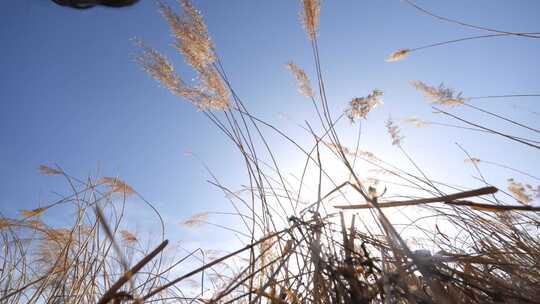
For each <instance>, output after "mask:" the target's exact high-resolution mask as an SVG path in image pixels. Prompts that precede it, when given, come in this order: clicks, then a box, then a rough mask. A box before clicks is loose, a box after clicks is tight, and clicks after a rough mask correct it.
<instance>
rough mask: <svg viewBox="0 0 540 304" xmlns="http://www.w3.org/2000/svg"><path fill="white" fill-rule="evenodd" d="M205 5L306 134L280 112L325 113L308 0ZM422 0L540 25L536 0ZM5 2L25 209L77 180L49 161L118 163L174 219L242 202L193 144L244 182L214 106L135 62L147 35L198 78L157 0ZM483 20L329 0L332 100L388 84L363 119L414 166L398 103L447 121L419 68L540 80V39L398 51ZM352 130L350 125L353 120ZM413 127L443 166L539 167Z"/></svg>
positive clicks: (106, 168)
mask: <svg viewBox="0 0 540 304" xmlns="http://www.w3.org/2000/svg"><path fill="white" fill-rule="evenodd" d="M194 3H195V4H196V5H197V6H198V7H199V9H200V10H201V11H202V13H203V15H204V18H205V20H206V22H207V24H208V28H209V31H210V33H211V35H212V38H213V40H214V42H215V45H216V46H217V50H218V53H219V55H220V56H221V58H222V60H223V63H224V66H225V69H226V70H227V71H228V73H229V76H230V77H231V80H232V83H233V86H234V87H235V89H236V91H237V92H238V93H239V94H240V96H241V97H242V98H243V100H244V101H245V102H246V104H247V105H248V107H249V108H250V109H251V111H252V112H253V113H255V114H256V115H257V116H259V117H261V118H264V119H266V120H268V121H270V122H274V123H277V124H279V125H280V126H282V127H283V128H284V129H285V130H287V131H288V132H290V133H291V134H292V135H293V136H296V137H297V138H302V137H303V136H305V135H304V133H303V131H302V130H300V129H298V128H296V127H295V126H294V124H293V123H290V122H287V121H283V120H280V119H279V113H285V114H287V115H288V116H289V117H291V119H292V120H293V121H295V122H298V123H302V122H303V121H304V120H305V119H311V118H313V112H312V109H311V106H310V103H309V102H308V101H307V100H305V98H303V97H302V96H301V95H300V94H298V92H297V90H296V87H295V83H294V80H293V78H292V76H291V75H289V73H288V71H287V70H286V69H285V68H284V64H285V63H286V62H287V61H289V60H293V61H295V62H296V63H297V64H298V65H299V66H301V67H303V68H305V70H306V71H307V72H308V73H309V74H310V75H311V76H312V78H313V77H314V75H313V73H312V72H313V70H314V69H313V64H312V58H311V53H310V48H309V44H308V41H307V39H306V36H305V33H304V32H303V29H302V27H301V26H300V24H299V17H298V12H299V10H300V7H299V3H298V2H297V1H285V0H279V1H264V2H263V1H247V0H245V1H207V0H206V1H205V0H198V1H194ZM418 3H419V4H421V5H423V6H425V7H426V8H429V9H431V10H433V11H435V12H437V13H439V14H442V15H445V16H448V17H452V18H455V19H459V20H463V21H466V22H469V23H473V24H478V25H484V26H488V27H492V28H497V29H503V30H507V31H516V32H519V31H522V32H534V31H538V30H539V29H540V18H538V12H540V2H539V1H536V0H524V1H519V2H514V1H502V0H501V1H492V0H479V1H474V2H473V1H467V0H460V1H427V0H424V1H418ZM171 4H173V3H172V1H171ZM0 6H1V9H0V17H1V18H0V25H1V26H0V44H1V45H2V56H0V66H1V67H2V69H1V72H0V172H1V173H0V193H2V196H1V197H0V211H1V212H2V213H3V214H5V215H8V216H15V215H16V214H17V212H18V211H19V210H21V209H31V208H35V207H36V206H37V205H38V204H40V203H41V204H43V203H44V201H45V200H46V199H47V198H50V197H51V191H53V190H55V191H59V192H62V191H63V190H67V189H66V188H65V185H64V183H63V182H61V181H58V180H57V179H54V178H50V177H44V176H41V175H39V174H38V173H37V167H38V166H39V165H41V164H47V165H54V164H58V165H59V166H61V167H63V168H64V169H65V170H66V171H68V172H70V173H71V174H73V175H75V176H80V177H84V176H86V175H88V174H89V173H92V172H94V173H95V172H96V171H97V170H98V169H99V171H100V172H101V173H102V174H103V175H111V176H116V175H117V176H120V177H121V178H122V179H124V180H125V181H126V182H127V183H129V184H130V185H131V186H133V187H134V188H135V189H136V190H137V191H138V192H139V193H141V194H142V195H144V196H145V197H146V198H147V199H148V200H149V201H151V202H153V203H154V204H155V205H156V207H157V208H158V209H159V210H160V211H161V212H162V213H163V214H165V216H166V219H167V221H168V222H169V223H171V224H174V223H176V222H178V221H180V220H181V219H183V218H186V217H188V216H189V215H191V214H193V213H196V212H200V211H205V210H226V209H227V208H228V205H226V203H225V202H224V199H223V197H222V194H220V193H219V192H217V191H215V189H213V188H212V186H210V185H209V184H207V183H206V181H205V180H206V179H207V178H208V175H207V174H206V172H205V171H204V168H203V167H202V166H201V164H200V163H199V162H198V161H196V160H194V159H193V158H192V157H188V156H186V155H184V152H185V151H187V150H190V151H193V152H194V153H196V154H197V155H198V156H199V157H200V158H201V159H203V160H204V161H205V162H206V163H207V164H208V165H209V167H211V168H212V169H213V170H214V172H215V173H216V174H217V176H218V177H219V178H220V179H221V180H222V181H223V182H225V183H226V184H228V185H231V186H232V187H235V186H238V185H240V184H242V183H245V178H244V174H243V171H242V170H239V169H238V168H239V167H240V166H241V165H242V164H241V162H240V160H239V158H238V155H237V154H236V151H235V150H234V149H233V147H232V146H231V145H230V144H229V143H228V142H227V140H226V139H225V138H224V136H223V135H221V133H220V132H219V131H218V130H217V128H215V127H214V126H212V125H211V124H210V122H209V121H208V120H206V119H205V118H204V116H203V115H201V113H198V112H197V111H196V110H195V109H194V108H193V107H192V106H191V105H190V104H188V103H186V102H184V101H183V100H179V99H178V98H176V97H174V96H173V95H171V94H170V93H169V92H167V91H166V90H165V89H164V88H162V87H160V86H158V85H157V83H156V82H155V81H153V80H152V79H151V78H150V77H148V76H147V75H146V74H145V73H144V72H142V71H141V69H140V67H138V66H137V65H136V63H135V62H134V60H133V56H134V55H135V54H136V53H137V49H136V47H135V46H134V44H133V42H132V38H141V39H143V40H145V41H146V42H147V43H148V44H149V45H151V46H153V47H155V48H157V49H158V50H159V51H161V52H162V53H164V54H166V55H167V56H169V58H171V59H172V60H173V62H175V63H176V64H177V66H178V70H179V71H180V73H181V74H182V75H184V78H185V79H189V78H190V77H192V74H191V72H190V70H189V68H188V67H187V66H186V65H185V64H184V63H183V60H182V58H181V57H180V55H178V54H177V53H175V51H174V49H173V48H172V47H170V45H171V44H172V38H171V37H170V34H169V30H168V28H167V25H166V23H165V21H164V20H162V18H161V17H160V14H159V13H158V12H157V9H156V6H155V5H154V4H153V2H152V1H141V2H140V3H139V4H138V5H136V6H134V7H131V8H127V9H103V8H95V9H91V10H86V11H77V10H70V9H66V8H62V7H58V6H56V5H54V4H53V3H52V2H50V1H43V0H41V1H39V0H18V1H4V2H3V3H2V4H1V5H0ZM483 33H484V32H480V31H475V30H471V29H465V28H462V27H458V26H456V25H451V24H448V23H444V22H441V21H437V20H435V19H433V18H431V17H428V16H426V15H422V14H420V13H419V12H418V11H416V10H414V9H412V8H411V7H410V6H407V5H405V4H404V3H403V2H401V1H398V0H364V1H325V2H324V3H323V7H322V13H321V28H320V45H321V49H320V52H321V60H322V62H323V68H324V71H325V75H326V77H327V78H326V79H327V87H328V95H329V99H330V101H331V107H332V108H333V110H334V113H338V112H339V111H342V110H343V108H344V107H345V106H346V103H347V102H348V101H349V100H350V99H351V98H352V97H356V96H365V95H367V94H368V93H369V92H370V91H371V90H372V89H374V88H379V89H382V90H383V91H385V96H384V100H385V105H384V107H383V108H380V109H377V110H375V111H374V113H372V114H373V115H371V116H370V117H369V119H368V121H367V123H365V127H364V132H365V134H364V137H363V142H362V145H363V147H365V149H367V150H373V151H375V152H377V153H378V154H379V155H381V154H382V155H383V156H386V157H388V158H391V159H392V160H393V162H394V163H398V164H400V162H402V161H403V159H402V158H400V156H399V153H397V152H396V151H395V149H394V150H392V149H393V148H392V147H391V146H390V142H389V139H388V138H387V135H386V133H385V131H384V121H385V120H386V118H387V117H388V115H389V114H391V115H392V116H393V117H396V118H400V117H409V116H417V117H420V118H425V119H431V120H439V121H442V120H444V119H443V118H442V117H440V116H434V115H433V114H432V113H431V109H430V107H429V106H428V104H427V102H426V101H425V99H424V98H423V96H421V95H420V94H419V93H418V92H415V91H414V89H413V88H412V87H411V86H410V85H409V81H410V80H422V81H425V82H427V83H430V84H439V83H441V82H444V83H445V84H447V85H448V86H450V87H454V88H456V89H458V90H461V91H463V92H464V95H465V96H480V95H499V94H527V93H538V91H539V87H538V84H539V83H540V63H539V58H538V54H539V49H540V44H539V41H538V39H523V38H511V37H506V38H495V39H484V40H477V41H469V42H463V43H460V44H454V45H449V46H446V47H440V48H433V49H427V50H423V51H419V52H417V53H413V54H412V55H411V56H410V58H407V59H406V60H404V61H402V62H396V63H387V62H385V61H384V59H385V58H386V57H387V56H388V55H389V54H390V53H392V52H393V51H395V50H397V49H399V48H413V47H417V46H421V45H425V44H430V43H434V42H439V41H444V40H450V39H455V38H461V37H465V36H470V35H475V34H483ZM538 102H539V99H534V98H529V99H519V100H514V101H500V100H499V101H497V100H495V101H494V100H487V101H485V102H484V103H478V105H483V106H484V107H485V108H487V109H489V110H491V111H494V112H498V113H504V114H506V115H508V116H510V117H512V118H514V119H516V120H519V121H521V122H525V123H528V124H531V125H532V126H535V127H539V123H538V121H539V120H538V114H534V113H530V112H527V111H523V110H520V109H516V108H514V107H512V105H518V106H520V107H522V108H528V109H532V110H533V111H537V109H538V106H537V105H538ZM456 111H457V112H458V113H463V115H466V116H467V117H469V118H471V119H475V120H477V121H483V122H486V123H492V125H493V126H497V127H500V128H501V129H503V130H508V131H511V132H513V134H516V135H527V136H529V137H531V138H535V137H534V136H535V134H534V133H533V134H532V135H531V133H526V132H524V131H523V130H520V129H515V128H513V127H509V126H507V125H502V124H500V122H493V121H491V120H487V118H485V117H484V116H479V115H478V114H474V113H473V114H471V113H470V111H468V112H465V111H463V112H460V111H462V110H459V109H458V110H456ZM446 121H448V122H449V120H446ZM343 128H344V130H345V131H344V132H345V134H347V132H348V131H347V130H346V128H347V124H345V125H343ZM402 128H403V132H404V133H405V135H406V139H405V148H406V149H407V150H408V151H409V152H410V153H411V154H412V155H413V157H415V159H417V160H418V161H419V163H420V165H422V166H424V167H426V168H430V172H432V174H433V176H434V177H436V178H441V179H446V180H450V181H455V182H461V184H465V185H470V186H471V187H473V186H474V185H478V182H476V181H475V180H474V179H472V178H470V176H471V174H473V173H474V172H473V170H472V169H471V168H469V167H463V165H462V163H463V158H464V157H463V154H462V153H461V152H459V150H458V149H457V147H456V146H455V145H454V142H457V141H458V142H460V143H461V144H463V145H464V146H465V147H466V148H467V149H468V150H469V152H471V153H472V154H473V155H475V156H478V157H480V158H482V159H487V160H493V161H498V162H501V163H505V164H509V165H513V166H514V167H516V168H519V169H523V170H527V171H528V172H531V173H535V172H538V169H540V165H539V163H538V161H537V160H538V157H537V155H538V154H537V152H536V151H534V150H533V149H530V148H527V147H521V146H516V145H514V144H510V143H509V142H507V141H505V140H503V139H500V138H494V137H490V136H485V135H479V134H471V133H462V132H456V131H455V130H449V129H444V128H435V127H433V128H430V129H425V130H424V129H423V130H418V129H414V128H412V127H407V126H403V127H402ZM351 130H352V131H354V129H352V128H351ZM352 131H351V132H349V133H350V134H352V133H353V132H352ZM536 138H538V137H536ZM346 142H347V141H346ZM305 143H308V142H307V141H305ZM347 143H349V144H352V143H354V141H352V140H350V141H348V142H347ZM287 149H289V147H288V146H286V145H277V146H276V151H277V153H278V154H279V153H281V154H282V155H286V154H287V151H288V150H287ZM284 162H285V163H286V165H287V162H290V163H288V165H291V164H294V163H295V160H290V159H287V157H284ZM404 166H406V164H405V165H404ZM485 170H486V172H487V173H489V174H488V175H489V176H491V177H492V179H493V181H494V182H495V183H496V182H501V181H504V179H505V178H506V177H511V174H509V173H508V172H500V170H499V169H498V170H497V171H495V170H493V171H492V168H491V169H490V168H488V167H486V168H485ZM465 180H466V181H465ZM524 181H525V180H524ZM60 218H61V216H59V215H58V218H57V220H59V219H60Z"/></svg>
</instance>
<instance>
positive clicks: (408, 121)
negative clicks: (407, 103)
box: [401, 117, 431, 128]
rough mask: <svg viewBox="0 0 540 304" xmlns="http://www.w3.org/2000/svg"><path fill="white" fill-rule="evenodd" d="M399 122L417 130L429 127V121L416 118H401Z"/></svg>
mask: <svg viewBox="0 0 540 304" xmlns="http://www.w3.org/2000/svg"><path fill="white" fill-rule="evenodd" d="M401 121H402V122H403V123H406V124H411V125H413V126H415V127H417V128H426V127H429V126H430V125H431V123H430V122H429V121H425V120H421V119H418V118H416V117H407V118H403V119H402V120H401Z"/></svg>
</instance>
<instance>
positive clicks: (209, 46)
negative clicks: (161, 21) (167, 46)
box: [158, 0, 216, 72]
mask: <svg viewBox="0 0 540 304" xmlns="http://www.w3.org/2000/svg"><path fill="white" fill-rule="evenodd" d="M180 4H181V6H182V9H183V13H182V14H180V15H179V14H176V13H175V12H174V11H173V10H172V8H171V7H169V6H168V5H166V4H164V3H163V2H161V1H160V2H158V5H159V8H160V11H161V13H162V14H163V16H164V17H165V19H166V20H167V22H168V23H169V26H170V28H171V31H172V34H173V36H174V38H175V39H176V48H177V49H178V51H179V52H180V53H181V54H183V55H184V58H185V60H186V62H187V63H188V64H189V65H191V66H192V67H193V68H194V69H195V70H197V71H199V72H200V71H202V70H203V69H205V68H206V67H207V66H208V65H210V64H212V63H213V62H214V61H215V60H216V55H215V54H214V46H213V43H212V41H211V40H210V37H209V35H208V29H207V28H206V25H205V23H204V21H203V19H202V17H201V15H200V13H199V11H197V10H196V9H195V7H193V5H192V4H191V3H190V2H189V1H188V0H180Z"/></svg>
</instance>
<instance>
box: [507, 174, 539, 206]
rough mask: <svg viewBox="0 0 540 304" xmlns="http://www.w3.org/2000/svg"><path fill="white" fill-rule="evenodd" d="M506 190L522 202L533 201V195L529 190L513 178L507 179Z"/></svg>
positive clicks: (528, 202)
mask: <svg viewBox="0 0 540 304" xmlns="http://www.w3.org/2000/svg"><path fill="white" fill-rule="evenodd" d="M507 181H508V191H510V192H512V194H513V195H514V196H515V197H516V198H517V199H518V201H519V202H520V203H522V204H526V205H527V204H530V203H531V202H532V201H533V195H532V194H531V193H530V190H528V189H526V187H525V186H523V184H522V183H519V182H516V181H515V180H514V179H513V178H509V179H508V180H507Z"/></svg>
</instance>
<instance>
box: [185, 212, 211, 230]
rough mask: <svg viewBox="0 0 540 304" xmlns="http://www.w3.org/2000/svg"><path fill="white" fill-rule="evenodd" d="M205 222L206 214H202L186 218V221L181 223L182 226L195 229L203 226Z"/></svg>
mask: <svg viewBox="0 0 540 304" xmlns="http://www.w3.org/2000/svg"><path fill="white" fill-rule="evenodd" d="M207 220H208V212H202V213H197V214H195V215H193V216H192V217H190V218H188V219H187V220H185V221H183V222H182V225H183V226H186V227H190V228H193V227H197V226H200V225H202V224H204V223H205V222H206V221H207Z"/></svg>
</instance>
